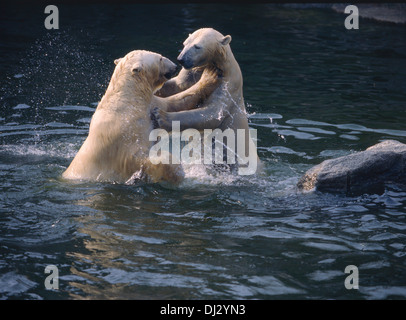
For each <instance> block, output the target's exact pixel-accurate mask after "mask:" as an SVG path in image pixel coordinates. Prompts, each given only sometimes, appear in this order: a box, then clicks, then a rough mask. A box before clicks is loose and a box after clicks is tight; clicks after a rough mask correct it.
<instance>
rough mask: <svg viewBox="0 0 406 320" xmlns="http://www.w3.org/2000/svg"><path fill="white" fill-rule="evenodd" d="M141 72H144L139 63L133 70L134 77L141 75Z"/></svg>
mask: <svg viewBox="0 0 406 320" xmlns="http://www.w3.org/2000/svg"><path fill="white" fill-rule="evenodd" d="M141 70H142V67H141V65H140V64H139V63H135V64H134V65H133V66H132V68H131V72H132V74H133V76H135V75H136V74H138V73H140V71H141Z"/></svg>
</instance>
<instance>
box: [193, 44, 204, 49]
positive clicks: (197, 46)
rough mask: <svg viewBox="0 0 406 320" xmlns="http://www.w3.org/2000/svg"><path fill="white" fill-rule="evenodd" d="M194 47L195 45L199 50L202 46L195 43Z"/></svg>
mask: <svg viewBox="0 0 406 320" xmlns="http://www.w3.org/2000/svg"><path fill="white" fill-rule="evenodd" d="M194 47H195V49H197V50H199V49H201V48H202V47H201V46H199V45H197V44H195V45H194Z"/></svg>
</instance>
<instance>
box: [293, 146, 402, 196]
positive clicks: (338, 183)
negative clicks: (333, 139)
mask: <svg viewBox="0 0 406 320" xmlns="http://www.w3.org/2000/svg"><path fill="white" fill-rule="evenodd" d="M390 182H393V183H401V184H406V144H403V143H400V142H399V141H396V140H386V141H383V142H381V143H378V144H376V145H374V146H372V147H370V148H368V149H366V150H365V151H361V152H357V153H354V154H350V155H348V156H343V157H339V158H336V159H330V160H326V161H323V162H322V163H320V164H319V165H316V166H314V167H313V168H311V169H310V170H308V171H307V172H306V173H305V175H304V176H303V177H302V178H300V180H299V182H298V184H297V186H298V188H299V189H301V190H312V189H314V188H315V189H316V190H318V191H323V192H331V193H347V194H362V193H382V192H383V191H384V189H385V183H390Z"/></svg>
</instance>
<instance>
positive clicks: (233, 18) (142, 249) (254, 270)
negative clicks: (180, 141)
mask: <svg viewBox="0 0 406 320" xmlns="http://www.w3.org/2000/svg"><path fill="white" fill-rule="evenodd" d="M43 9H44V8H42V7H35V6H33V7H32V8H24V9H21V8H18V7H14V6H11V5H8V7H7V10H6V11H4V12H1V13H0V21H1V23H0V27H1V28H0V30H1V45H0V57H1V60H0V70H1V77H0V110H1V113H0V190H1V192H0V298H2V299H83V298H85V299H95V298H102V299H106V298H108V299H387V298H390V299H392V298H395V299H396V298H401V299H404V298H405V297H406V276H405V270H406V257H405V255H406V250H405V235H406V220H405V214H406V190H405V189H404V188H402V187H401V186H397V185H387V186H386V188H385V192H384V193H383V194H380V195H362V196H358V197H349V196H344V195H330V194H322V193H317V192H309V193H301V192H299V191H298V190H297V189H296V183H297V181H298V179H299V178H300V177H301V175H302V174H303V173H304V172H305V171H306V170H307V169H309V168H310V167H311V166H313V165H315V164H318V163H320V162H321V161H323V160H325V159H330V158H334V157H338V156H341V155H346V154H350V153H352V152H355V151H359V150H363V149H365V148H367V147H369V146H371V145H373V144H375V143H378V142H380V141H382V140H385V139H396V140H398V141H401V142H404V143H405V142H406V127H405V123H406V105H405V92H406V41H405V40H406V32H405V24H404V23H403V24H402V23H391V22H390V21H389V22H388V21H386V22H383V21H381V20H376V19H371V18H370V17H369V18H363V17H362V16H361V19H360V29H359V30H346V29H345V28H344V19H345V15H343V14H342V13H340V12H337V10H332V9H331V8H329V7H328V6H323V5H320V6H311V5H308V6H303V5H300V6H294V5H286V6H281V5H239V6H237V5H235V6H229V5H203V4H187V5H186V4H178V5H160V7H159V8H157V7H156V6H152V5H150V6H149V5H131V6H129V5H98V6H91V5H87V6H74V5H70V6H62V5H60V6H59V11H60V29H59V30H50V31H48V30H46V29H45V28H44V26H43V19H44V17H45V15H44V14H43ZM219 12H221V13H222V15H221V19H219V17H218V13H219ZM206 26H211V27H213V28H215V29H217V30H219V31H220V32H222V33H224V34H230V35H232V37H233V40H232V42H231V47H232V50H233V52H234V54H235V57H236V59H237V61H238V62H239V64H240V67H241V69H242V72H243V76H244V97H245V101H246V105H247V111H248V112H249V119H250V126H251V127H252V128H255V129H257V130H258V153H259V156H260V158H261V159H262V160H263V161H264V163H265V166H266V169H265V173H264V174H262V175H259V176H254V177H243V176H241V177H239V176H233V175H231V174H222V175H219V174H217V175H210V174H207V173H206V172H205V170H204V168H201V167H197V168H193V169H188V170H187V179H186V181H185V182H184V183H183V184H182V185H181V186H179V187H168V186H161V185H157V184H142V183H138V184H135V185H119V184H108V183H88V182H67V181H64V180H63V179H61V174H62V172H63V171H64V170H65V169H66V168H67V166H68V165H69V163H70V162H71V160H72V159H73V157H74V156H75V154H76V152H77V151H78V150H79V148H80V146H81V144H82V143H83V141H84V139H85V138H86V136H87V132H88V128H89V123H90V119H91V117H92V114H93V112H94V110H95V108H96V106H97V102H98V101H99V100H100V98H101V97H102V95H103V94H104V92H105V90H106V87H107V84H108V82H109V80H110V76H111V74H112V72H113V69H114V63H113V61H114V59H116V58H118V57H122V56H124V55H125V54H126V53H127V52H129V51H131V50H134V49H147V50H152V51H156V52H160V53H162V54H163V55H165V56H167V57H168V58H170V59H172V60H173V61H175V59H176V56H177V55H178V52H179V51H180V50H181V48H182V42H183V41H184V39H185V38H186V37H187V35H188V33H190V32H193V31H194V30H196V29H197V28H200V27H206ZM47 265H56V266H57V267H58V269H59V276H60V279H59V290H53V291H51V290H46V289H45V286H44V280H45V278H46V276H47V275H46V274H45V273H44V270H45V267H46V266H47ZM347 265H355V266H357V267H358V269H359V277H360V278H359V290H347V289H346V288H345V286H344V281H345V278H346V276H347V274H345V273H344V269H345V267H346V266H347Z"/></svg>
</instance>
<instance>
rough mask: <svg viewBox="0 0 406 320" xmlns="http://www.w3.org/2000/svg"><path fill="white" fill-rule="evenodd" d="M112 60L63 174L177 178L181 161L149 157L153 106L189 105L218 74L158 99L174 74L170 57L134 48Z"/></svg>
mask: <svg viewBox="0 0 406 320" xmlns="http://www.w3.org/2000/svg"><path fill="white" fill-rule="evenodd" d="M115 64H116V67H115V69H114V72H113V75H112V77H111V80H110V83H109V85H108V88H107V90H106V92H105V94H104V96H103V98H102V99H101V101H100V103H99V104H98V106H97V108H96V111H95V113H94V115H93V117H92V120H91V122H90V127H89V134H88V137H87V138H86V140H85V141H84V143H83V145H82V146H81V148H80V150H79V151H78V153H77V154H76V156H75V158H74V159H73V161H72V162H71V164H70V165H69V167H68V168H67V169H66V171H65V172H64V173H63V177H64V178H66V179H81V180H95V181H106V182H117V183H125V182H127V181H128V180H129V179H130V178H131V177H133V175H134V174H135V173H136V174H138V177H140V178H145V179H147V180H148V181H150V182H162V181H168V182H173V183H179V182H181V181H182V179H183V171H182V168H181V167H180V166H177V165H174V164H164V163H158V164H153V163H157V162H159V161H153V162H151V159H150V158H149V150H150V147H151V142H150V141H149V134H150V132H151V130H152V129H153V125H152V121H151V118H150V108H151V105H154V106H157V105H158V106H159V107H160V108H162V110H168V111H174V110H178V109H190V108H192V107H194V106H196V105H197V104H198V103H199V101H201V100H204V99H205V98H206V97H207V96H208V95H209V94H210V93H212V91H213V90H214V88H216V87H217V85H218V82H219V81H218V78H217V75H216V74H215V72H213V71H208V72H206V73H205V74H203V76H202V78H201V80H200V81H199V82H197V83H196V84H195V85H193V86H191V87H190V88H189V89H187V90H185V91H183V92H181V93H179V94H175V95H173V96H171V97H167V98H160V97H156V96H155V95H154V92H156V90H158V89H159V88H161V87H162V85H163V84H164V83H165V81H167V80H168V79H170V78H171V77H172V76H173V75H174V74H175V72H176V65H175V64H174V63H173V62H172V61H170V60H169V59H167V58H165V57H163V56H161V55H160V54H157V53H154V52H149V51H144V50H135V51H132V52H130V53H128V54H127V55H126V56H125V57H123V58H120V59H116V60H115Z"/></svg>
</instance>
